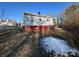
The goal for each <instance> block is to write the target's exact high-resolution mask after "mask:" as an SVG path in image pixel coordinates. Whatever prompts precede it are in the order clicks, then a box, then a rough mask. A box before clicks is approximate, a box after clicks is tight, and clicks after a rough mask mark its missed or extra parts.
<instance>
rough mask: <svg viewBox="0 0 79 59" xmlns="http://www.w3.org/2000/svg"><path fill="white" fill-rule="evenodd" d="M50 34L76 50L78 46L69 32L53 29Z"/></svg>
mask: <svg viewBox="0 0 79 59" xmlns="http://www.w3.org/2000/svg"><path fill="white" fill-rule="evenodd" d="M51 34H52V36H54V37H58V38H61V39H64V40H66V41H67V42H68V43H69V45H71V46H72V47H76V48H78V44H77V43H76V42H77V40H76V38H75V36H74V35H73V34H72V33H71V32H68V31H66V30H63V29H62V28H57V27H55V28H54V29H53V30H51Z"/></svg>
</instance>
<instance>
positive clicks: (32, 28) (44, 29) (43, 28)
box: [24, 26, 49, 32]
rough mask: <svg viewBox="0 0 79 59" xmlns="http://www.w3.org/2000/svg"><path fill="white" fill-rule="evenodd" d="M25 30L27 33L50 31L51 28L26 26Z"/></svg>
mask: <svg viewBox="0 0 79 59" xmlns="http://www.w3.org/2000/svg"><path fill="white" fill-rule="evenodd" d="M24 28H25V30H27V31H41V30H43V31H45V32H46V31H48V30H49V26H25V27H24Z"/></svg>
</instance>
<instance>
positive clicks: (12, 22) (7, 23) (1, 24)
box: [0, 20, 16, 26]
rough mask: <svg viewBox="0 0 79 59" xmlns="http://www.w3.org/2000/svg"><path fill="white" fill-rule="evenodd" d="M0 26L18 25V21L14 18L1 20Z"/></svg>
mask: <svg viewBox="0 0 79 59" xmlns="http://www.w3.org/2000/svg"><path fill="white" fill-rule="evenodd" d="M0 26H16V22H15V21H12V20H1V21H0Z"/></svg>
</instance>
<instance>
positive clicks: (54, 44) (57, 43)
mask: <svg viewBox="0 0 79 59" xmlns="http://www.w3.org/2000/svg"><path fill="white" fill-rule="evenodd" d="M41 46H42V48H43V49H44V50H45V51H46V52H47V53H48V52H52V50H54V51H55V52H56V53H57V54H63V53H64V52H78V50H77V49H75V48H71V47H70V46H69V45H68V44H67V42H66V41H65V40H61V39H59V38H55V37H51V36H49V37H45V38H43V39H41Z"/></svg>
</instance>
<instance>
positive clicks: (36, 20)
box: [23, 12, 54, 31]
mask: <svg viewBox="0 0 79 59" xmlns="http://www.w3.org/2000/svg"><path fill="white" fill-rule="evenodd" d="M53 25H54V23H53V18H52V17H50V16H46V15H41V14H34V13H26V12H25V13H24V19H23V27H24V29H25V30H27V31H32V30H38V31H41V30H43V31H48V30H49V28H50V26H53Z"/></svg>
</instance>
